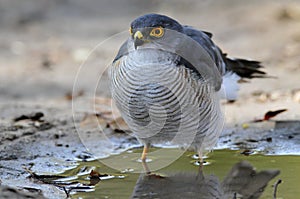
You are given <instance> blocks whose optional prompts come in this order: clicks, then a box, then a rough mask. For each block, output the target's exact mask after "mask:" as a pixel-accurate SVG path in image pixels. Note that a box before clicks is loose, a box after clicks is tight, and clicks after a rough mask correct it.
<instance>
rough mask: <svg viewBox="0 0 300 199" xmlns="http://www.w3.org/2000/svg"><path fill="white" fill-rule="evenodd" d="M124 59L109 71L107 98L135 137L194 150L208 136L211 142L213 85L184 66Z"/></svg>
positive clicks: (216, 111)
mask: <svg viewBox="0 0 300 199" xmlns="http://www.w3.org/2000/svg"><path fill="white" fill-rule="evenodd" d="M124 63H126V62H124ZM124 63H123V64H119V65H118V66H117V67H114V68H113V69H112V72H111V75H112V97H113V99H114V101H115V103H116V105H117V107H118V109H119V110H120V112H121V114H122V116H123V118H124V120H125V121H126V123H127V124H128V126H129V127H130V129H131V130H132V131H133V133H134V134H135V136H136V137H137V138H138V139H139V140H140V141H142V142H144V143H166V142H171V143H173V144H176V145H182V146H190V145H195V146H194V148H199V147H203V146H204V145H203V146H202V143H203V142H205V140H206V139H207V138H208V137H210V142H215V140H216V137H218V135H217V134H218V131H215V127H214V126H215V125H216V122H218V121H219V120H220V117H219V112H220V111H219V106H218V104H219V102H218V100H217V99H216V93H215V91H214V89H213V88H210V87H209V85H207V84H205V82H202V81H201V80H197V79H195V78H194V77H193V76H192V74H191V72H190V71H189V70H187V69H186V68H185V67H180V66H176V65H172V64H166V63H164V64H160V63H154V64H147V65H142V66H134V67H133V66H128V65H126V64H124ZM211 138H214V139H213V141H212V139H211ZM210 142H205V143H206V144H205V145H207V146H209V145H212V144H210ZM213 144H214V143H213ZM207 146H204V147H207Z"/></svg>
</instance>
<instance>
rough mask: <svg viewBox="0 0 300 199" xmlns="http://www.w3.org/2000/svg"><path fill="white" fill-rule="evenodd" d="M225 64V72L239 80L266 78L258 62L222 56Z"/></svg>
mask: <svg viewBox="0 0 300 199" xmlns="http://www.w3.org/2000/svg"><path fill="white" fill-rule="evenodd" d="M223 56H224V57H225V58H224V61H225V63H226V70H227V71H228V72H229V71H231V72H234V73H236V74H237V75H238V76H240V77H241V78H248V79H251V78H266V77H268V76H267V75H266V73H265V72H264V71H262V70H261V69H262V68H263V66H262V65H261V63H260V62H258V61H252V60H246V59H231V58H228V57H226V54H224V55H223Z"/></svg>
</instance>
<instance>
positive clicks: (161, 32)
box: [150, 27, 164, 37]
mask: <svg viewBox="0 0 300 199" xmlns="http://www.w3.org/2000/svg"><path fill="white" fill-rule="evenodd" d="M163 35H164V29H163V28H162V27H157V28H153V29H152V30H151V32H150V36H153V37H162V36H163Z"/></svg>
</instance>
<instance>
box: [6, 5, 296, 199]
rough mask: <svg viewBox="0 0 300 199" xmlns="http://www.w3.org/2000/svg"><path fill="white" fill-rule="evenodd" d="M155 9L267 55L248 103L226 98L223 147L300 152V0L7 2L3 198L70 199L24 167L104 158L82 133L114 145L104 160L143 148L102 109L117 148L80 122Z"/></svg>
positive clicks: (42, 169) (223, 42)
mask: <svg viewBox="0 0 300 199" xmlns="http://www.w3.org/2000/svg"><path fill="white" fill-rule="evenodd" d="M149 12H157V13H163V14H167V15H169V16H172V17H174V18H176V19H177V20H178V21H180V22H181V23H183V24H188V25H192V26H194V27H196V28H199V29H202V30H206V31H210V32H212V33H213V34H214V36H213V39H214V41H215V42H216V43H217V44H218V45H219V46H220V47H221V48H222V49H223V51H225V52H227V53H228V54H229V55H230V56H231V57H241V58H249V59H255V60H259V61H261V62H262V63H263V65H264V66H265V68H264V71H266V72H267V73H268V74H269V75H270V76H272V78H266V79H255V80H251V81H250V83H243V84H242V85H241V90H240V98H239V100H238V101H236V102H235V103H226V104H224V112H225V114H226V125H225V130H224V134H223V135H222V136H221V139H220V141H219V143H218V146H217V147H218V148H246V149H256V150H258V151H261V152H263V153H266V154H299V152H300V148H299V146H300V121H299V120H300V78H299V74H300V56H299V52H300V2H299V1H296V0H295V1H291V0H287V1H279V0H278V1H273V0H264V1H259V0H254V1H247V2H246V1H238V0H227V1H217V0H213V1H208V0H205V1H197V0H187V1H180V0H173V1H171V0H163V1H158V0H150V1H140V0H102V1H96V0H87V1H79V0H74V1H68V0H63V1H59V0H39V1H37V0H27V1H21V2H20V1H17V0H0V27H1V28H0V160H1V162H0V180H1V181H0V183H1V186H0V187H1V190H2V191H1V193H0V198H9V197H12V196H11V195H9V194H16V192H14V191H12V192H11V193H9V192H7V191H6V192H5V191H3V190H7V187H6V186H10V187H11V189H18V190H19V191H20V193H19V195H20V198H22V197H23V198H25V197H26V194H29V195H32V197H36V198H40V197H41V194H43V195H44V196H45V197H47V198H64V197H65V193H64V192H62V191H61V190H59V189H57V188H55V187H53V186H51V185H47V184H44V183H40V182H36V181H35V180H33V179H31V178H28V176H29V174H28V172H27V171H26V170H25V169H24V167H26V168H30V170H32V171H34V172H37V173H59V172H61V171H63V170H65V169H67V168H72V167H74V166H76V160H78V159H80V160H89V159H92V158H96V157H95V156H94V154H90V153H89V152H88V150H87V148H86V147H85V146H84V145H83V143H82V140H81V139H80V138H83V137H86V138H87V139H86V142H88V143H89V146H90V147H93V148H95V149H97V151H105V152H103V153H102V154H101V153H100V154H97V157H105V156H107V154H109V153H112V152H116V151H117V152H120V151H124V150H126V149H127V148H128V147H132V146H138V143H137V141H136V140H135V139H133V138H131V137H129V136H128V135H127V134H122V133H119V132H118V133H116V132H115V131H114V129H113V128H112V125H110V126H109V127H107V123H108V122H107V120H106V119H105V118H104V119H103V118H101V117H102V116H101V115H100V116H99V115H98V116H97V117H98V118H96V119H97V122H99V123H100V126H102V127H105V129H104V130H103V132H104V134H105V135H106V136H107V137H109V138H114V142H115V143H114V144H115V146H117V147H113V148H109V147H108V148H109V149H107V147H106V143H105V142H104V141H103V142H102V141H101V140H95V139H93V138H94V136H95V135H98V134H99V129H97V128H83V130H78V128H77V127H80V125H82V121H85V119H86V118H87V117H88V116H89V115H90V114H92V113H93V112H94V109H93V99H94V96H95V95H96V96H97V97H102V98H109V97H110V92H109V89H108V86H109V83H108V77H107V71H106V69H107V66H108V64H109V63H110V61H111V60H112V59H113V57H114V55H115V54H116V52H117V50H118V48H119V46H120V45H121V43H122V40H123V39H125V38H126V36H127V33H125V32H126V31H127V30H128V27H129V24H130V22H131V21H132V20H133V19H134V18H136V17H137V16H139V15H142V14H145V13H149ZM116 34H118V35H116ZM103 41H104V42H103ZM96 45H99V46H98V47H97V49H96V50H95V51H93V53H92V54H91V56H89V57H88V60H87V61H85V60H86V58H87V56H88V55H89V53H90V51H91V50H92V49H93V48H94V47H95V46H96ZM84 61H85V62H84ZM82 63H84V64H83V65H82ZM100 77H101V78H100ZM72 91H73V95H74V96H73V100H74V101H73V104H72ZM100 101H101V100H100ZM100 104H101V102H100ZM278 109H287V111H285V112H283V113H282V114H280V115H278V116H276V118H274V120H272V121H268V122H262V123H251V122H250V121H252V120H254V119H259V118H262V117H263V116H264V114H265V113H266V112H267V111H269V110H278ZM22 115H23V117H22V118H20V117H21V116H22ZM93 119H95V118H92V119H91V120H92V121H91V123H92V126H93V124H95V123H94V122H95V121H93ZM88 123H89V122H88ZM84 125H86V123H84ZM89 125H90V124H89ZM93 127H94V126H93ZM89 138H90V139H89ZM253 140H255V142H254V141H253ZM86 142H85V143H86ZM279 142H280V144H274V143H279ZM291 146H292V147H291ZM1 194H2V195H1ZM5 194H8V195H5ZM17 194H18V192H17ZM22 195H23V196H22ZM24 195H25V196H24Z"/></svg>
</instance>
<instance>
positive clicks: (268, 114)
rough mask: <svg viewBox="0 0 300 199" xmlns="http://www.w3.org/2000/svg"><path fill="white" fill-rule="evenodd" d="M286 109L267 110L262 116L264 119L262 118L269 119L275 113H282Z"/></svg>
mask: <svg viewBox="0 0 300 199" xmlns="http://www.w3.org/2000/svg"><path fill="white" fill-rule="evenodd" d="M285 111H287V109H280V110H276V111H268V112H267V113H266V114H265V116H264V119H263V120H265V121H266V120H269V119H271V118H273V117H275V116H276V115H278V114H280V113H283V112H285Z"/></svg>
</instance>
